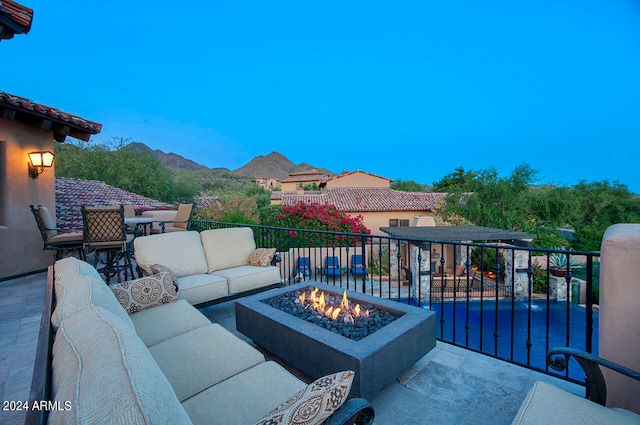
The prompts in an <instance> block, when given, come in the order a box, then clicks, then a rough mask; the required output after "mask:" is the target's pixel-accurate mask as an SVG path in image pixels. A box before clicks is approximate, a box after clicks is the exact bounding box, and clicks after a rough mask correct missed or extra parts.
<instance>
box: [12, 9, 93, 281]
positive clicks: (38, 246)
mask: <svg viewBox="0 0 640 425" xmlns="http://www.w3.org/2000/svg"><path fill="white" fill-rule="evenodd" d="M2 5H3V6H6V5H7V2H6V0H3V1H2ZM16 72H19V70H17V71H16ZM101 129H102V125H101V124H98V123H96V122H93V121H89V120H86V119H84V118H82V117H79V116H77V115H72V114H69V113H67V112H63V111H61V110H59V109H56V108H52V107H49V106H46V105H42V104H39V103H35V102H33V101H32V100H29V99H27V98H24V97H20V96H16V95H12V94H9V93H6V92H4V91H0V258H1V259H2V260H0V279H3V278H8V277H11V276H17V275H21V274H24V273H30V272H33V271H37V270H43V269H45V268H46V267H47V266H49V265H51V264H53V260H54V258H55V254H54V252H53V251H44V252H43V250H42V246H43V243H42V238H41V236H40V232H39V231H38V227H37V226H36V222H35V220H34V218H33V215H32V214H31V212H30V211H29V205H31V204H33V205H44V206H46V207H48V208H49V209H50V210H52V211H53V210H54V208H55V191H54V176H55V160H54V162H53V167H51V168H50V169H48V170H47V171H45V172H43V173H42V174H40V175H39V176H38V177H37V178H32V177H31V176H30V175H29V170H28V162H29V156H28V154H29V153H30V152H34V151H49V152H53V141H54V140H57V141H58V142H64V141H65V139H66V138H67V136H70V137H74V138H76V139H80V140H84V141H88V140H89V138H90V137H91V136H92V135H94V134H97V133H99V132H100V131H101Z"/></svg>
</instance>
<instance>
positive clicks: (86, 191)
mask: <svg viewBox="0 0 640 425" xmlns="http://www.w3.org/2000/svg"><path fill="white" fill-rule="evenodd" d="M55 190H56V219H57V223H58V227H59V228H60V229H61V230H62V231H70V230H82V214H81V213H80V206H81V205H82V204H86V205H92V206H99V205H118V204H125V205H133V206H135V208H136V213H137V214H140V213H141V212H142V211H147V210H173V209H176V206H175V205H170V204H167V203H164V202H160V201H156V200H155V199H151V198H147V197H145V196H142V195H138V194H136V193H132V192H127V191H126V190H122V189H118V188H117V187H114V186H110V185H108V184H106V183H105V182H101V181H97V180H82V179H67V178H62V177H56V182H55Z"/></svg>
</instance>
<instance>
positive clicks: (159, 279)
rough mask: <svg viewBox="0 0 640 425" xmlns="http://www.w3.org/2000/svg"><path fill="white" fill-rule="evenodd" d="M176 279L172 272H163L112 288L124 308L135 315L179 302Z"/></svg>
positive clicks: (112, 286)
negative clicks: (175, 285)
mask: <svg viewBox="0 0 640 425" xmlns="http://www.w3.org/2000/svg"><path fill="white" fill-rule="evenodd" d="M174 279H175V276H173V274H172V273H171V272H163V273H158V274H152V275H151V276H145V277H141V278H139V279H134V280H128V281H126V282H122V283H118V284H116V285H111V286H110V288H111V290H112V291H113V293H114V295H115V296H116V299H117V300H118V302H119V303H120V305H122V308H124V309H125V311H126V312H127V313H129V314H133V313H136V312H138V311H141V310H145V309H148V308H152V307H157V306H159V305H162V304H168V303H172V302H175V301H177V300H178V295H177V294H176V288H175V287H174V286H173V281H174Z"/></svg>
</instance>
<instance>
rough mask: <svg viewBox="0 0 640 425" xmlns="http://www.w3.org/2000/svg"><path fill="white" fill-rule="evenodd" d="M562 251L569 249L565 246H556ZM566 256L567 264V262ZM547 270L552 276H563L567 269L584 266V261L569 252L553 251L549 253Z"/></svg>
mask: <svg viewBox="0 0 640 425" xmlns="http://www.w3.org/2000/svg"><path fill="white" fill-rule="evenodd" d="M557 249H559V250H562V251H571V249H568V250H567V249H566V248H565V247H560V248H557ZM567 258H568V264H567ZM549 265H550V267H549V272H551V274H552V275H554V276H559V277H563V276H564V275H565V274H566V273H567V270H569V269H576V268H580V267H584V262H583V261H582V260H580V259H578V258H576V257H575V256H573V255H571V254H567V253H564V252H554V253H551V254H550V255H549Z"/></svg>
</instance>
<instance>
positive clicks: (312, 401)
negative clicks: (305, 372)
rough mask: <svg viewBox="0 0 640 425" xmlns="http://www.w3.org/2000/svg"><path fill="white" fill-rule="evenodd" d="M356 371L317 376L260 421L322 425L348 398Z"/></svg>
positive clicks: (262, 424)
mask: <svg viewBox="0 0 640 425" xmlns="http://www.w3.org/2000/svg"><path fill="white" fill-rule="evenodd" d="M354 375H355V373H354V372H353V371H351V370H347V371H344V372H338V373H333V374H331V375H327V376H323V377H321V378H318V379H316V380H315V381H313V382H312V383H310V384H309V385H307V386H306V388H304V389H302V390H300V391H298V392H297V393H295V394H294V395H293V396H292V397H291V398H290V399H289V400H287V401H286V402H284V403H282V404H281V405H280V406H278V407H276V408H275V409H273V410H272V411H271V412H269V414H268V415H266V416H264V417H263V418H262V419H260V420H259V421H258V425H278V424H283V425H287V424H305V425H320V424H322V423H323V422H324V421H325V420H326V419H327V418H328V417H329V416H331V415H332V414H333V412H335V411H336V410H338V409H339V408H340V407H341V406H342V405H343V404H344V402H345V401H346V400H347V396H348V395H349V391H351V383H352V382H353V377H354Z"/></svg>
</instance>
